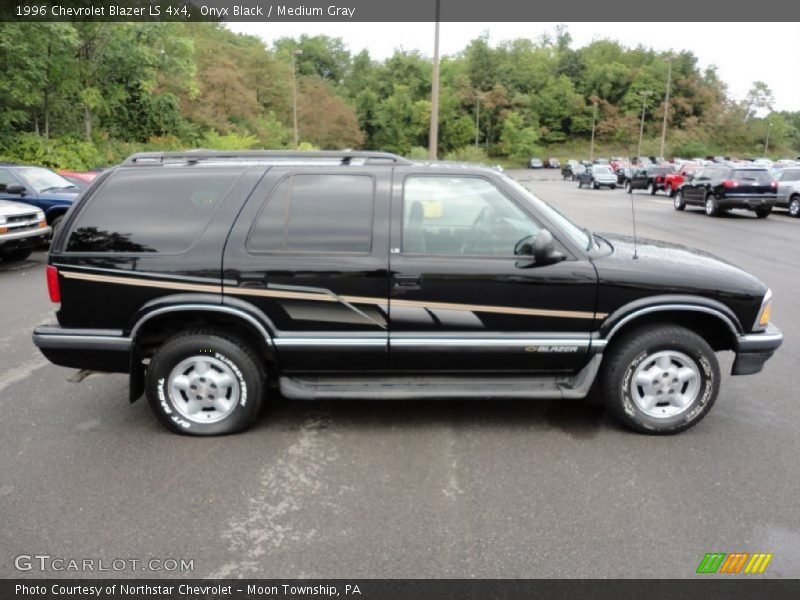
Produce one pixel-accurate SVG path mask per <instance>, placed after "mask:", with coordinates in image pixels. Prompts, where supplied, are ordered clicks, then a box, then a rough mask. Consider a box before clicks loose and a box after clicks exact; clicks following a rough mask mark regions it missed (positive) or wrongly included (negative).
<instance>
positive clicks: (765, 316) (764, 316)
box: [758, 302, 772, 327]
mask: <svg viewBox="0 0 800 600" xmlns="http://www.w3.org/2000/svg"><path fill="white" fill-rule="evenodd" d="M771 313H772V302H768V303H767V305H766V306H765V307H764V312H763V313H761V318H760V319H759V320H758V324H759V325H760V326H761V327H766V326H767V325H769V318H770V314H771Z"/></svg>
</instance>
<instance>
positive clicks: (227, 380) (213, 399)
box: [167, 355, 240, 423]
mask: <svg viewBox="0 0 800 600" xmlns="http://www.w3.org/2000/svg"><path fill="white" fill-rule="evenodd" d="M167 389H168V390H169V394H170V399H171V400H172V404H173V406H174V407H175V410H177V411H178V412H179V413H180V414H181V416H183V417H185V418H186V419H188V420H190V421H193V422H195V423H216V422H218V421H222V420H223V419H225V418H226V417H227V416H228V415H230V414H231V413H232V412H233V411H234V409H235V408H236V405H237V404H238V403H239V395H240V389H239V380H238V379H237V377H236V374H235V373H234V372H233V370H232V369H231V367H230V366H229V365H228V364H226V363H224V362H222V361H221V360H219V359H217V358H214V357H212V356H205V355H199V356H192V357H189V358H187V359H185V360H183V361H181V362H180V363H179V364H178V365H177V366H176V367H175V368H174V369H172V372H171V373H170V374H169V378H168V380H167Z"/></svg>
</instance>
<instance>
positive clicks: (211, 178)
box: [66, 167, 241, 253]
mask: <svg viewBox="0 0 800 600" xmlns="http://www.w3.org/2000/svg"><path fill="white" fill-rule="evenodd" d="M240 174H241V169H226V168H213V169H199V168H195V167H193V168H187V169H185V170H177V169H167V168H162V169H160V170H158V171H156V172H152V171H151V172H143V171H140V170H137V169H129V170H123V171H118V172H117V173H114V174H113V175H111V176H110V178H109V179H108V180H107V181H105V182H104V183H103V185H102V186H101V187H100V189H99V190H98V191H97V193H96V194H95V195H93V196H92V197H90V198H89V199H88V204H87V206H85V207H84V208H83V209H82V210H81V212H80V214H79V215H78V220H77V222H76V224H75V226H74V228H73V230H72V232H71V233H70V236H69V240H68V241H67V248H66V249H67V252H132V253H145V252H147V253H149V252H163V253H180V252H184V251H186V250H188V249H189V248H190V247H191V246H192V244H194V242H195V240H197V238H198V237H200V235H201V234H202V232H203V231H204V230H205V228H206V227H207V225H208V223H209V222H210V221H211V217H212V216H213V215H214V212H215V211H216V209H217V208H218V206H219V205H220V204H221V202H222V199H223V198H224V197H225V195H226V194H227V192H228V190H229V189H230V188H231V186H232V185H233V183H234V182H235V181H236V179H237V178H238V177H239V175H240Z"/></svg>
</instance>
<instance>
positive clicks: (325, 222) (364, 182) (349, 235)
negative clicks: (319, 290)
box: [247, 175, 375, 253]
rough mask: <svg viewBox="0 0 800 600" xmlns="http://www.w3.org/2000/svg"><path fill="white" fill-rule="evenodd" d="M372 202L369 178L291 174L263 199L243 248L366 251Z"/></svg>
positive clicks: (372, 184) (373, 200) (370, 240)
mask: <svg viewBox="0 0 800 600" xmlns="http://www.w3.org/2000/svg"><path fill="white" fill-rule="evenodd" d="M374 204H375V182H374V180H373V178H372V177H370V176H368V175H293V176H291V177H288V178H286V179H284V180H283V181H282V182H281V183H280V184H278V187H277V188H276V189H275V191H274V192H273V193H272V195H271V196H270V197H269V199H268V200H267V203H266V205H265V206H264V208H263V209H262V211H261V213H260V214H259V216H258V218H257V219H256V222H255V224H254V226H253V229H252V231H251V232H250V235H249V236H248V239H247V249H248V250H249V251H251V252H315V253H316V252H348V253H353V252H355V253H364V252H369V251H370V250H371V249H372V211H373V206H374Z"/></svg>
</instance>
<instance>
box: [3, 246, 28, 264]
mask: <svg viewBox="0 0 800 600" xmlns="http://www.w3.org/2000/svg"><path fill="white" fill-rule="evenodd" d="M31 252H33V248H21V249H19V250H9V251H7V252H2V253H0V259H2V260H4V261H6V262H19V261H21V260H25V259H26V258H28V257H29V256H30V255H31Z"/></svg>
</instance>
